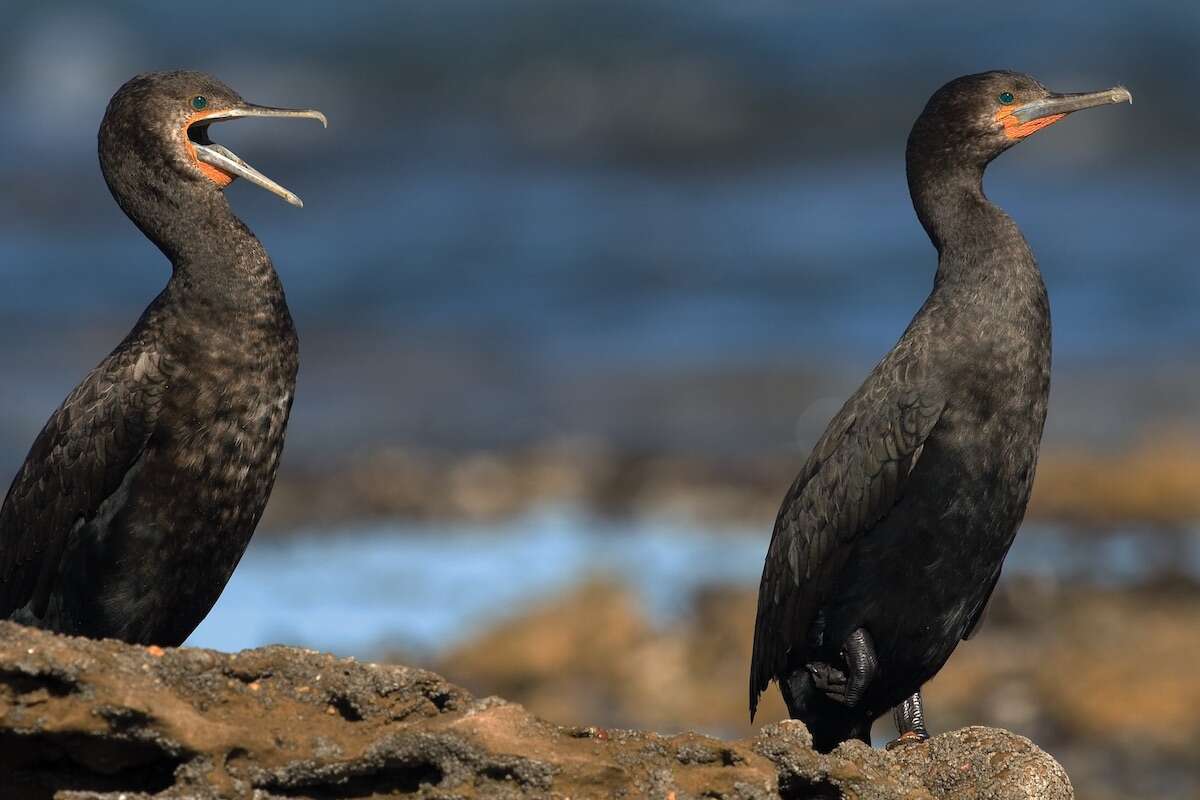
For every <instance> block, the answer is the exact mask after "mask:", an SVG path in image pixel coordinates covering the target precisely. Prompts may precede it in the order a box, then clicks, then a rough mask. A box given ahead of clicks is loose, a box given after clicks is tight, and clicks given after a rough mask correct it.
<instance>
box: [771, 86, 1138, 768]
mask: <svg viewBox="0 0 1200 800" xmlns="http://www.w3.org/2000/svg"><path fill="white" fill-rule="evenodd" d="M1130 99H1131V97H1130V95H1129V93H1128V92H1127V91H1125V90H1124V89H1121V88H1115V89H1111V90H1108V91H1106V92H1097V93H1092V94H1087V95H1056V94H1052V93H1050V92H1049V91H1047V89H1046V88H1045V87H1044V86H1042V85H1041V84H1040V83H1038V82H1037V81H1036V80H1034V79H1033V78H1031V77H1029V76H1026V75H1021V74H1017V73H1012V72H988V73H983V74H979V75H969V76H966V77H963V78H958V79H957V80H954V81H951V82H950V83H948V84H946V85H945V86H943V87H942V88H941V89H939V90H938V91H937V92H936V93H935V94H934V95H933V97H932V98H931V99H930V100H929V103H928V105H927V106H926V107H925V110H924V111H923V112H922V114H921V115H920V117H919V118H918V119H917V121H916V124H914V125H913V129H912V133H911V134H910V136H909V139H908V150H907V167H908V185H909V191H910V193H911V195H912V200H913V206H914V207H915V209H916V212H917V217H918V218H919V219H920V221H921V224H922V226H924V228H925V230H926V232H927V233H928V234H929V238H930V239H931V240H932V241H933V244H934V246H935V247H936V248H937V251H938V270H937V275H936V277H935V279H934V287H933V291H932V293H931V294H930V295H929V298H928V299H927V300H926V301H925V303H924V305H923V306H922V307H921V309H920V311H918V312H917V315H916V317H914V319H913V321H912V322H911V323H910V324H909V326H908V329H907V330H906V331H905V332H904V335H903V336H902V337H901V339H900V341H899V342H898V343H897V344H896V346H895V348H894V349H893V350H892V351H891V352H890V353H888V354H887V355H886V356H884V358H883V360H882V361H880V362H879V364H878V365H877V366H876V367H875V369H874V370H873V371H872V372H871V374H870V375H869V376H868V377H867V380H866V382H865V383H863V385H862V386H861V387H860V388H859V389H858V391H857V392H855V393H854V395H853V396H851V397H850V399H849V400H848V401H847V402H846V404H845V406H843V408H842V410H841V411H840V412H838V414H837V416H835V417H834V418H833V421H832V422H831V423H830V425H829V427H828V429H827V430H826V431H825V433H824V435H823V436H821V438H820V440H819V441H818V442H817V444H816V446H815V447H814V448H813V451H812V454H811V455H810V456H809V458H808V461H807V462H806V463H805V465H804V467H803V469H801V471H800V474H799V476H798V477H797V478H796V480H795V482H794V483H793V484H792V487H791V489H789V490H788V493H787V496H786V497H785V498H784V501H783V506H782V507H781V508H780V511H779V517H778V519H777V521H776V523H775V530H774V533H773V535H772V538H771V544H770V547H769V549H768V551H767V556H766V563H765V565H764V567H763V576H762V584H761V586H760V588H759V598H758V619H757V622H756V626H755V632H754V653H753V657H752V661H751V666H750V713H751V716H752V717H753V715H754V711H755V707H756V705H757V702H758V697H759V695H760V694H761V693H762V692H763V691H764V690H765V689H766V688H767V686H768V684H769V683H770V682H771V681H772V680H775V681H778V682H779V684H780V689H781V691H782V693H783V696H784V700H785V702H786V703H787V706H788V711H789V713H790V715H791V716H792V717H794V718H797V719H800V720H803V721H804V722H805V724H806V725H807V726H808V728H809V730H810V731H811V732H812V734H813V737H814V742H815V744H816V746H817V747H818V749H820V750H823V751H827V750H830V749H832V748H833V747H834V746H836V745H837V744H838V743H839V742H841V741H844V740H846V739H850V738H858V739H862V740H864V741H870V731H871V724H872V723H873V722H874V720H875V719H877V718H878V717H879V716H880V715H882V714H883V713H885V712H886V711H887V710H888V709H890V708H893V707H897V706H900V708H898V709H897V719H898V723H899V725H900V727H901V732H902V734H906V735H907V736H906V737H905V738H909V739H920V738H924V736H925V732H924V725H923V720H922V716H921V708H920V695H919V690H920V688H921V686H922V684H924V683H925V682H926V681H927V680H929V679H930V678H931V677H933V676H934V674H936V673H937V671H938V670H939V669H941V667H942V665H943V664H944V663H945V662H946V659H948V658H949V657H950V654H951V652H953V650H954V648H955V646H956V645H957V643H958V642H959V641H960V640H961V639H963V638H964V637H966V636H967V635H969V634H970V632H971V631H972V629H973V628H974V627H975V625H976V624H977V623H978V620H979V618H980V615H981V614H982V612H983V609H984V606H985V605H986V603H987V601H988V597H989V596H990V595H991V593H992V589H993V588H994V587H995V585H996V581H997V579H998V578H999V576H1000V568H1001V565H1002V564H1003V561H1004V556H1005V554H1006V553H1007V552H1008V548H1009V545H1011V544H1012V541H1013V537H1014V535H1015V534H1016V530H1017V526H1018V525H1019V524H1020V522H1021V518H1022V516H1023V515H1024V513H1025V505H1026V502H1027V501H1028V499H1029V491H1030V487H1031V485H1032V483H1033V474H1034V467H1035V465H1036V463H1037V454H1038V446H1039V443H1040V441H1041V436H1042V425H1043V423H1044V421H1045V418H1046V402H1047V397H1048V393H1049V387H1050V308H1049V304H1048V301H1047V298H1046V289H1045V286H1044V284H1043V283H1042V277H1041V273H1040V272H1039V270H1038V266H1037V262H1036V261H1035V260H1034V258H1033V254H1032V253H1031V252H1030V250H1029V246H1028V245H1027V244H1026V242H1025V239H1024V237H1022V235H1021V232H1020V231H1019V230H1018V229H1017V226H1016V224H1015V223H1014V222H1013V221H1012V219H1010V218H1009V217H1008V216H1007V215H1006V214H1005V213H1004V212H1003V211H1001V210H1000V209H999V208H997V207H996V206H995V205H993V204H992V203H991V202H990V201H988V199H987V198H986V197H985V196H984V194H983V186H982V181H983V172H984V169H985V167H986V166H987V164H988V163H989V162H990V161H991V160H992V159H993V158H995V157H996V156H998V155H999V154H1000V153H1002V152H1003V151H1004V150H1006V149H1008V148H1009V147H1010V146H1012V145H1013V144H1014V143H1016V142H1017V141H1019V140H1020V139H1022V138H1024V137H1025V136H1028V135H1029V134H1031V133H1033V132H1034V131H1036V130H1039V129H1040V128H1042V127H1045V126H1046V125H1048V124H1051V123H1053V122H1055V121H1057V120H1059V119H1061V118H1062V116H1063V115H1065V114H1067V113H1070V112H1071V111H1075V110H1078V109H1081V108H1087V107H1090V106H1095V105H1100V104H1103V103H1115V102H1121V101H1124V100H1130Z"/></svg>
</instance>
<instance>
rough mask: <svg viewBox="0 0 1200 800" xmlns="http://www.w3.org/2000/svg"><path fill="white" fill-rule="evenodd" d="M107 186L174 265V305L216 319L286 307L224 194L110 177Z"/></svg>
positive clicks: (267, 262)
mask: <svg viewBox="0 0 1200 800" xmlns="http://www.w3.org/2000/svg"><path fill="white" fill-rule="evenodd" d="M106 177H110V176H108V175H106ZM131 184H132V185H131ZM109 186H110V188H111V189H112V193H113V196H114V197H115V198H116V200H117V203H118V204H119V205H120V206H121V209H122V210H123V211H124V212H125V214H126V215H127V216H128V217H129V219H130V220H132V221H133V223H134V224H135V225H136V226H137V227H138V229H139V230H140V231H141V232H142V233H143V234H145V236H146V238H148V239H149V240H150V241H152V242H153V243H154V244H155V245H156V246H157V247H158V249H159V250H161V251H162V252H163V254H164V255H166V256H167V258H168V259H170V261H171V267H172V275H171V280H170V282H169V284H168V292H169V294H171V295H172V296H173V297H175V298H176V302H178V303H180V304H181V305H184V306H190V305H195V306H196V307H197V308H198V309H201V310H211V311H212V312H214V313H218V314H219V313H220V312H221V311H244V310H247V309H253V308H259V309H261V308H262V307H263V306H264V305H265V306H273V307H279V308H282V307H283V306H284V303H285V301H284V297H283V287H282V285H281V284H280V282H279V278H278V276H277V275H276V273H275V268H274V266H273V265H272V264H271V259H270V257H269V256H268V255H267V252H266V250H265V249H264V248H263V246H262V243H261V242H259V241H258V238H257V237H256V236H255V235H254V234H253V233H251V231H250V229H249V228H247V227H246V225H245V224H243V223H242V221H241V220H240V219H238V218H237V216H235V215H234V213H233V210H232V209H231V208H230V207H229V202H228V201H227V200H226V199H225V196H224V194H223V193H221V192H220V191H217V190H216V189H215V188H210V187H207V186H202V185H196V184H175V185H167V186H161V187H160V186H157V185H155V183H154V182H150V183H149V184H148V183H147V182H146V181H145V180H144V179H143V180H142V181H140V182H138V183H133V182H124V181H122V182H117V181H113V180H112V179H111V177H110V180H109ZM135 189H136V190H135Z"/></svg>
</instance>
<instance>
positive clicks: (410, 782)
mask: <svg viewBox="0 0 1200 800" xmlns="http://www.w3.org/2000/svg"><path fill="white" fill-rule="evenodd" d="M809 745H810V739H809V736H808V732H807V731H806V730H805V729H804V727H803V726H802V725H800V724H798V723H780V724H776V725H770V726H767V727H766V728H764V729H763V730H762V732H761V733H760V734H759V735H758V736H756V737H754V738H752V739H744V740H739V741H720V740H717V739H713V738H710V737H707V736H701V735H699V734H695V733H684V734H679V735H676V736H663V735H659V734H654V733H642V732H635V731H618V730H603V729H600V728H589V727H562V726H558V725H552V724H550V723H548V722H545V721H543V720H540V719H538V718H536V717H534V716H532V715H531V714H529V713H528V712H527V711H525V710H524V709H523V708H522V707H521V706H518V705H515V704H512V703H508V702H505V701H503V700H500V699H497V698H484V699H476V698H474V697H472V696H471V695H469V694H468V693H467V692H465V691H464V690H462V689H460V688H458V687H457V686H454V685H453V684H450V683H447V682H446V681H445V680H443V679H442V678H441V677H439V676H437V675H435V674H433V673H431V672H426V671H423V670H418V669H410V668H407V667H401V666H387V665H380V664H363V663H358V662H356V661H354V660H353V659H346V658H337V657H335V656H332V655H328V654H324V653H318V652H315V651H312V650H302V649H298V648H291V647H264V648H261V649H258V650H248V651H244V652H241V653H235V654H225V653H217V652H213V651H210V650H197V649H192V648H180V649H178V650H162V649H159V648H155V647H151V648H144V647H135V646H130V645H125V644H121V643H119V642H112V641H101V642H97V641H89V640H86V639H76V638H70V637H62V636H55V635H52V634H48V633H44V632H41V631H36V630H31V629H28V628H23V627H20V626H17V625H13V624H11V623H0V787H3V789H4V791H3V793H2V796H3V797H4V798H6V800H8V799H9V798H13V799H20V800H24V799H25V798H52V797H53V798H61V799H62V800H99V799H100V798H104V800H116V799H117V798H122V800H141V799H142V798H149V797H155V798H189V799H190V798H195V799H196V800H210V799H211V798H243V797H244V798H256V799H257V800H270V799H271V798H317V799H319V800H332V799H333V798H386V797H409V796H412V797H426V798H474V797H489V798H492V797H494V798H525V797H539V798H563V799H564V800H565V799H566V798H593V797H594V798H613V797H630V798H635V797H636V798H643V797H644V798H662V799H663V800H668V799H669V800H685V798H729V799H730V800H734V799H735V798H736V799H737V800H751V798H862V799H863V800H873V799H875V798H901V797H903V798H954V800H968V798H980V800H982V799H983V798H989V799H990V798H996V799H999V798H1005V799H1007V798H1014V799H1015V798H1037V799H1038V800H1058V799H1059V798H1070V797H1072V796H1073V792H1072V790H1071V784H1070V781H1069V780H1068V779H1067V776H1066V773H1065V772H1064V771H1063V769H1062V768H1061V767H1060V766H1059V765H1058V763H1057V762H1055V761H1054V760H1053V759H1052V758H1051V757H1050V756H1048V755H1046V754H1045V753H1043V752H1042V751H1041V750H1039V749H1038V748H1037V747H1036V746H1034V745H1033V744H1032V743H1031V742H1030V741H1029V740H1027V739H1025V738H1022V737H1020V736H1016V735H1014V734H1011V733H1008V732H1006V731H1002V730H996V729H991V728H965V729H962V730H958V731H954V732H952V733H946V734H942V735H941V736H937V737H935V738H934V739H932V740H931V741H929V742H928V743H926V744H924V745H912V746H908V747H903V748H898V749H896V750H894V751H891V752H887V751H883V750H873V749H871V748H869V747H867V746H865V745H862V744H860V743H850V744H846V745H843V746H842V747H840V748H839V749H838V750H837V751H835V752H834V753H832V754H831V755H828V756H822V755H819V754H817V753H815V752H814V751H813V750H812V749H811V747H810V746H809Z"/></svg>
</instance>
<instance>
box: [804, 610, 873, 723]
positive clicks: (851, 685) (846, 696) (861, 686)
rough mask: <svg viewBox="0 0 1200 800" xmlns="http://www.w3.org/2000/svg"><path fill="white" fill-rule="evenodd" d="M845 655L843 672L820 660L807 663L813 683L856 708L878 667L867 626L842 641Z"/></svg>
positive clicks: (831, 696)
mask: <svg viewBox="0 0 1200 800" xmlns="http://www.w3.org/2000/svg"><path fill="white" fill-rule="evenodd" d="M842 659H843V660H844V661H845V662H846V670H845V671H844V672H843V671H842V670H840V669H838V668H837V667H835V666H833V665H832V664H826V663H824V662H821V661H816V662H813V663H811V664H808V665H807V666H808V671H809V674H811V675H812V677H813V685H815V686H816V687H817V688H818V689H820V690H821V691H822V692H823V693H824V694H825V695H826V696H827V697H828V698H829V699H830V700H833V701H835V702H838V703H842V704H843V705H846V706H849V707H850V708H853V707H855V706H857V705H858V703H859V701H861V700H862V698H863V695H864V694H866V691H867V687H868V686H870V685H871V681H872V679H874V677H875V671H876V670H877V669H878V667H879V659H877V658H876V657H875V644H874V643H873V642H872V641H871V634H869V633H867V631H866V629H865V628H857V629H856V630H855V631H854V632H853V633H851V634H850V635H849V636H847V637H846V641H845V643H844V644H843V645H842Z"/></svg>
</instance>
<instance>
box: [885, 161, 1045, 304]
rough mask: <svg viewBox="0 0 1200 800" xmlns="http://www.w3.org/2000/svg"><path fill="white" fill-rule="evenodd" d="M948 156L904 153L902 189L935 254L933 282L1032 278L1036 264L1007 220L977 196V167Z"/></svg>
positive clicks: (980, 180) (979, 185) (979, 187)
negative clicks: (904, 185) (905, 176)
mask: <svg viewBox="0 0 1200 800" xmlns="http://www.w3.org/2000/svg"><path fill="white" fill-rule="evenodd" d="M948 155H949V154H946V153H938V154H929V153H928V152H924V151H921V150H918V149H916V148H914V147H913V146H912V145H911V143H910V146H909V152H908V159H907V161H908V164H907V167H908V188H909V193H910V195H911V196H912V203H913V208H914V209H915V210H916V212H917V218H918V219H919V220H920V221H921V225H922V226H923V227H924V228H925V232H926V233H927V234H929V239H930V241H932V242H933V246H934V247H936V248H937V251H938V256H939V258H938V274H937V283H938V284H939V285H940V284H941V283H943V282H945V281H952V282H957V281H959V280H965V281H969V282H972V283H994V282H995V281H996V279H998V278H1003V277H1005V276H1008V277H1016V276H1018V275H1023V276H1026V277H1034V276H1036V278H1037V279H1036V281H1035V283H1037V284H1039V285H1040V283H1041V277H1040V273H1039V272H1038V267H1037V262H1036V261H1035V260H1034V257H1033V253H1032V252H1031V251H1030V249H1029V245H1028V244H1027V243H1026V241H1025V237H1024V236H1022V235H1021V231H1020V229H1018V228H1017V225H1016V223H1015V222H1013V220H1012V218H1011V217H1009V216H1008V215H1007V214H1005V213H1004V212H1003V211H1002V210H1001V209H1000V208H998V207H997V206H996V205H995V204H994V203H992V202H991V201H990V200H988V198H987V197H986V196H985V195H984V193H983V170H984V166H985V165H982V164H977V163H975V162H973V161H971V160H966V159H955V158H952V157H948Z"/></svg>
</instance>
